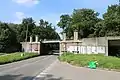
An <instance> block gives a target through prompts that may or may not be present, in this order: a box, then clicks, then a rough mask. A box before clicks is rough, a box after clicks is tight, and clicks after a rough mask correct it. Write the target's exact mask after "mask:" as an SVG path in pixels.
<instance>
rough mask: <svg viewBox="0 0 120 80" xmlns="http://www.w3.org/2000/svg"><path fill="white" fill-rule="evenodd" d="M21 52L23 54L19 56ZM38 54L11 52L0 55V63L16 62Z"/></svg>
mask: <svg viewBox="0 0 120 80" xmlns="http://www.w3.org/2000/svg"><path fill="white" fill-rule="evenodd" d="M21 54H24V55H23V56H21ZM36 56H39V55H38V54H37V53H11V54H5V55H1V56H0V64H6V63H11V62H16V61H20V60H24V59H28V58H32V57H36Z"/></svg>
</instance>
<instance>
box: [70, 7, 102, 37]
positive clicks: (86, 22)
mask: <svg viewBox="0 0 120 80" xmlns="http://www.w3.org/2000/svg"><path fill="white" fill-rule="evenodd" d="M98 15H99V13H98V12H95V11H94V10H92V9H74V11H73V14H72V28H73V29H76V30H78V32H79V35H80V36H79V37H88V36H89V35H90V34H93V33H94V28H95V24H96V23H97V22H99V21H100V20H101V19H99V18H98V17H97V16H98ZM81 32H82V33H81ZM81 34H83V35H81Z"/></svg>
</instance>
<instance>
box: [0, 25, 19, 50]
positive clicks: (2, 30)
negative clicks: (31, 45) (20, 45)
mask: <svg viewBox="0 0 120 80" xmlns="http://www.w3.org/2000/svg"><path fill="white" fill-rule="evenodd" d="M16 44H17V38H16V33H15V32H14V31H13V30H12V29H11V28H9V26H8V24H7V23H0V52H9V50H10V49H12V47H14V46H15V45H16ZM11 45H12V46H11ZM12 50H13V49H12Z"/></svg>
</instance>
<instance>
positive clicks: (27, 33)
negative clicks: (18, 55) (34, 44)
mask: <svg viewBox="0 0 120 80" xmlns="http://www.w3.org/2000/svg"><path fill="white" fill-rule="evenodd" d="M27 37H28V24H27V30H26V38H25V42H26V51H27Z"/></svg>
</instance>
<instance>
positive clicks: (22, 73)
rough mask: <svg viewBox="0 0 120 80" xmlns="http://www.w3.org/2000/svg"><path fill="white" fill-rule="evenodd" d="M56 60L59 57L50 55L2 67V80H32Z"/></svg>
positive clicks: (0, 67)
mask: <svg viewBox="0 0 120 80" xmlns="http://www.w3.org/2000/svg"><path fill="white" fill-rule="evenodd" d="M56 59H57V56H55V55H48V56H40V57H36V58H32V59H28V60H24V61H19V62H15V63H10V64H5V65H0V80H32V79H33V78H34V77H35V76H36V75H38V74H39V73H40V72H42V71H43V70H44V69H46V68H47V67H48V66H49V65H50V64H52V63H53V62H54V61H55V60H56Z"/></svg>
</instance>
